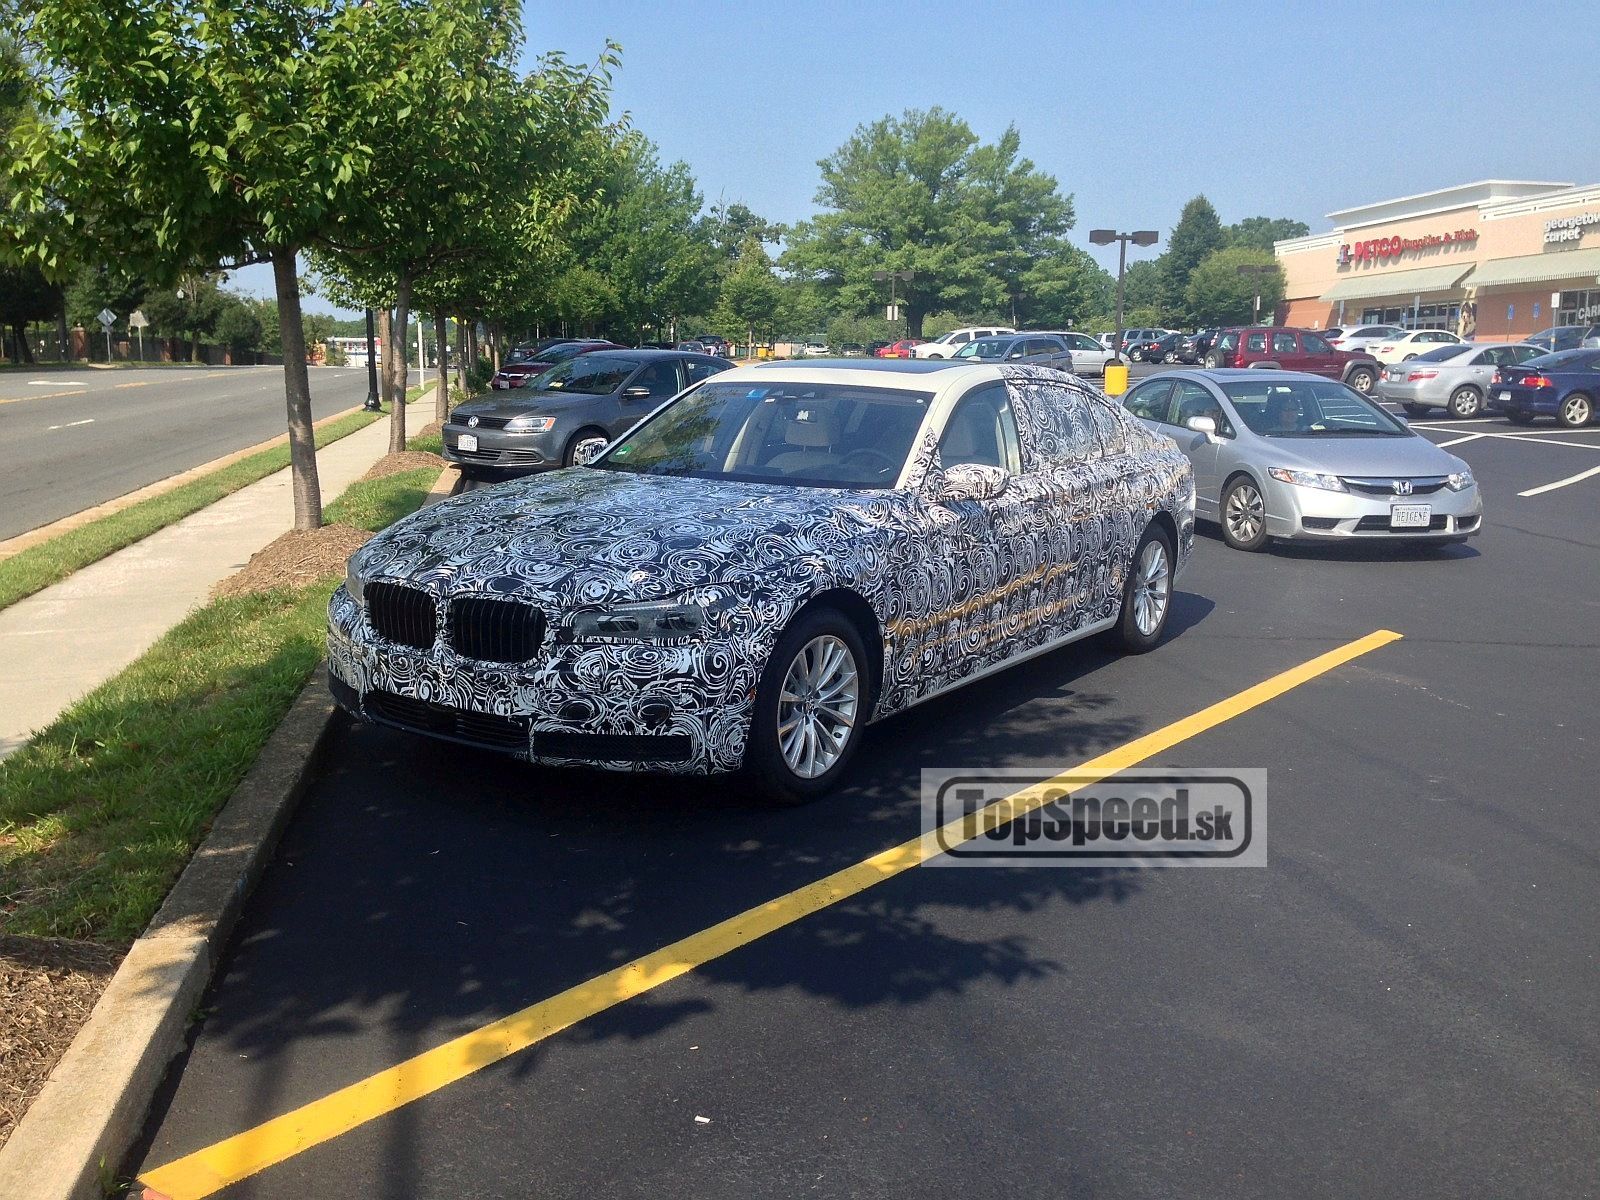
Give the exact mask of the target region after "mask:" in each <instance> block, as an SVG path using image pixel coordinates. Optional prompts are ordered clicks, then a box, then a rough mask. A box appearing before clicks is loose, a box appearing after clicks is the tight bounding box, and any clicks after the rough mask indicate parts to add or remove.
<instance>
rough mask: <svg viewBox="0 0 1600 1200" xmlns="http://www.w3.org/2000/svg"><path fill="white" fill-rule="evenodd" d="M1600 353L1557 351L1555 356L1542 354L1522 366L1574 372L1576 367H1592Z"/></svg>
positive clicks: (1592, 351) (1541, 369)
mask: <svg viewBox="0 0 1600 1200" xmlns="http://www.w3.org/2000/svg"><path fill="white" fill-rule="evenodd" d="M1596 358H1600V353H1597V352H1596V351H1594V350H1557V351H1556V352H1555V353H1554V354H1541V355H1539V356H1538V357H1537V358H1530V359H1528V360H1527V361H1526V362H1525V363H1523V364H1522V365H1523V366H1525V367H1532V368H1534V369H1535V370H1539V371H1549V370H1568V371H1570V370H1572V369H1573V368H1575V367H1592V366H1594V361H1593V360H1594V359H1596Z"/></svg>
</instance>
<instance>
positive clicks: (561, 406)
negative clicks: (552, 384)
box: [450, 392, 644, 425]
mask: <svg viewBox="0 0 1600 1200" xmlns="http://www.w3.org/2000/svg"><path fill="white" fill-rule="evenodd" d="M603 395H604V393H602V395H601V396H590V395H586V394H579V393H577V392H521V393H518V394H517V395H515V396H505V397H500V396H485V397H484V398H483V399H482V400H469V401H467V402H466V403H465V404H459V405H457V406H456V407H455V408H453V409H451V410H450V423H451V424H452V425H464V424H465V423H466V420H467V418H468V417H516V416H521V415H522V414H524V413H542V414H545V415H547V416H553V415H555V414H557V413H560V412H562V411H564V410H565V409H569V408H574V407H576V406H578V405H579V404H582V403H584V402H585V401H593V400H599V399H602V398H603ZM640 415H641V416H643V415H644V414H643V413H641V414H640Z"/></svg>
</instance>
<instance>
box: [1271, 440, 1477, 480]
mask: <svg viewBox="0 0 1600 1200" xmlns="http://www.w3.org/2000/svg"><path fill="white" fill-rule="evenodd" d="M1258 442H1259V443H1260V444H1261V445H1263V446H1264V447H1265V450H1264V453H1265V454H1267V455H1270V457H1271V458H1272V460H1273V461H1272V462H1270V463H1267V464H1265V465H1267V466H1273V467H1297V468H1300V469H1301V470H1306V471H1323V472H1326V473H1328V474H1330V475H1354V476H1358V477H1359V476H1376V475H1394V476H1408V477H1409V476H1414V475H1449V474H1450V473H1451V472H1453V471H1462V470H1465V469H1466V466H1465V464H1464V463H1463V462H1462V461H1461V460H1460V459H1459V458H1457V457H1456V456H1455V455H1454V454H1450V453H1448V452H1447V451H1444V450H1441V449H1439V447H1437V446H1435V445H1434V444H1433V443H1432V442H1430V441H1428V439H1427V438H1424V437H1403V438H1401V437H1396V438H1378V437H1351V438H1341V437H1319V438H1267V437H1263V438H1258Z"/></svg>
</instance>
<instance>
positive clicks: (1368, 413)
mask: <svg viewBox="0 0 1600 1200" xmlns="http://www.w3.org/2000/svg"><path fill="white" fill-rule="evenodd" d="M1222 390H1223V391H1224V392H1226V393H1227V396H1228V399H1229V400H1231V401H1232V402H1233V407H1234V408H1235V409H1237V410H1238V413H1239V419H1240V420H1241V421H1243V422H1244V423H1245V426H1246V427H1247V428H1248V429H1249V430H1250V432H1251V433H1257V434H1260V435H1261V436H1262V437H1270V438H1313V437H1409V436H1411V430H1410V428H1409V427H1407V426H1406V425H1405V424H1403V423H1402V422H1400V421H1398V420H1396V419H1395V418H1394V417H1391V416H1390V415H1389V414H1388V413H1387V412H1385V411H1384V410H1383V409H1381V408H1379V407H1378V406H1377V405H1376V404H1374V403H1372V402H1371V401H1370V400H1368V399H1367V398H1366V397H1365V396H1362V395H1361V394H1360V393H1359V392H1356V391H1353V390H1351V389H1350V388H1347V387H1345V386H1344V384H1342V383H1334V382H1333V381H1332V380H1321V379H1318V380H1310V379H1307V380H1300V379H1285V380H1263V381H1262V382H1260V383H1255V382H1250V383H1243V382H1241V383H1225V384H1223V385H1222Z"/></svg>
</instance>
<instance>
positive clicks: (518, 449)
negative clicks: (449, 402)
mask: <svg viewBox="0 0 1600 1200" xmlns="http://www.w3.org/2000/svg"><path fill="white" fill-rule="evenodd" d="M463 434H465V435H468V436H470V437H475V438H477V439H478V448H477V449H476V450H463V449H461V437H462V435H463ZM442 440H443V442H444V451H443V454H444V457H445V459H446V461H448V462H453V463H461V464H462V465H463V466H469V467H499V468H502V469H504V470H517V471H529V470H532V471H538V470H549V469H552V468H555V467H559V466H560V465H561V448H560V445H559V443H558V439H557V434H556V432H555V431H554V430H552V431H551V432H549V433H512V432H508V431H507V430H504V429H482V428H479V429H469V428H467V427H466V426H465V425H457V424H455V423H453V422H452V423H450V424H447V425H446V426H445V427H444V436H443V439H442Z"/></svg>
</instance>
